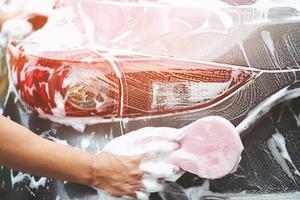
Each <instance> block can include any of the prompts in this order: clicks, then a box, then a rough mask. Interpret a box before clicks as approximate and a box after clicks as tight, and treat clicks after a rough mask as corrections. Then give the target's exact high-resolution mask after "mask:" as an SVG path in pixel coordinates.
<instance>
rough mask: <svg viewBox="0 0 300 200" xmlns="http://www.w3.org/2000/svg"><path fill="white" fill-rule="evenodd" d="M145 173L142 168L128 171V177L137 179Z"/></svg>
mask: <svg viewBox="0 0 300 200" xmlns="http://www.w3.org/2000/svg"><path fill="white" fill-rule="evenodd" d="M145 175H146V172H144V171H142V170H134V171H132V172H130V173H129V176H130V177H132V178H134V179H138V180H140V179H141V178H142V177H143V176H145Z"/></svg>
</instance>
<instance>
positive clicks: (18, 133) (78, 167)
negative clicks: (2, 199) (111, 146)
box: [0, 116, 94, 184]
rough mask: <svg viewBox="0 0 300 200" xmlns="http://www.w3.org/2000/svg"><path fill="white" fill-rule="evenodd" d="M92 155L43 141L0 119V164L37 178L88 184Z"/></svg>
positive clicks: (2, 118) (20, 127)
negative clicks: (44, 177)
mask: <svg viewBox="0 0 300 200" xmlns="http://www.w3.org/2000/svg"><path fill="white" fill-rule="evenodd" d="M93 160H94V156H93V155H91V154H88V153H86V152H83V151H80V150H76V149H74V148H72V147H69V146H66V145H61V144H57V143H54V142H51V141H49V140H46V139H43V138H41V137H39V136H37V135H35V134H34V133H32V132H31V131H29V130H27V129H25V128H24V127H22V126H20V125H18V124H16V123H14V122H12V121H10V120H9V119H6V118H4V117H2V116H0V164H2V165H5V166H7V167H10V168H12V169H15V170H18V171H22V172H27V173H30V174H33V175H37V176H47V177H50V178H54V179H61V180H67V181H71V182H77V183H81V184H89V183H90V179H91V178H92V177H91V176H92V173H93V169H92V165H93Z"/></svg>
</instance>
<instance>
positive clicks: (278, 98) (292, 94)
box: [236, 87, 300, 134]
mask: <svg viewBox="0 0 300 200" xmlns="http://www.w3.org/2000/svg"><path fill="white" fill-rule="evenodd" d="M299 96H300V88H294V89H289V87H285V88H283V89H281V90H280V91H278V92H277V93H275V94H273V95H272V96H270V97H268V98H267V99H265V100H264V101H262V102H261V103H260V104H259V105H258V106H256V108H254V109H253V110H252V111H251V112H249V114H248V115H247V117H246V118H245V119H244V120H243V121H242V122H241V123H240V124H239V125H238V126H237V127H236V128H237V130H238V132H239V133H240V134H242V133H243V132H244V131H246V130H247V129H249V128H250V127H251V126H252V125H253V124H254V123H255V122H257V121H258V120H259V119H260V118H261V117H263V116H264V114H266V113H267V112H269V111H270V110H271V108H273V107H274V106H275V105H277V104H279V103H281V102H283V101H286V100H289V99H294V98H297V97H299Z"/></svg>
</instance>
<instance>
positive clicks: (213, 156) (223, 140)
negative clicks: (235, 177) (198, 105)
mask: <svg viewBox="0 0 300 200" xmlns="http://www.w3.org/2000/svg"><path fill="white" fill-rule="evenodd" d="M178 141H179V143H180V144H181V147H180V149H178V150H176V151H175V152H173V153H172V154H171V155H170V162H171V163H173V164H175V165H178V166H179V167H180V168H181V169H183V170H185V171H188V172H191V173H194V174H197V175H198V176H200V177H204V178H210V179H214V178H220V177H223V176H225V175H227V174H229V173H230V172H232V171H233V170H235V168H236V166H237V165H238V163H239V161H240V159H241V153H242V151H243V145H242V142H241V139H240V136H239V134H238V133H237V131H236V129H235V127H234V126H233V125H232V124H231V123H230V122H229V121H228V120H226V119H224V118H222V117H217V116H211V117H205V118H202V119H199V120H197V121H196V122H194V123H191V124H190V125H188V126H186V127H183V128H182V129H181V133H180V136H179V138H178Z"/></svg>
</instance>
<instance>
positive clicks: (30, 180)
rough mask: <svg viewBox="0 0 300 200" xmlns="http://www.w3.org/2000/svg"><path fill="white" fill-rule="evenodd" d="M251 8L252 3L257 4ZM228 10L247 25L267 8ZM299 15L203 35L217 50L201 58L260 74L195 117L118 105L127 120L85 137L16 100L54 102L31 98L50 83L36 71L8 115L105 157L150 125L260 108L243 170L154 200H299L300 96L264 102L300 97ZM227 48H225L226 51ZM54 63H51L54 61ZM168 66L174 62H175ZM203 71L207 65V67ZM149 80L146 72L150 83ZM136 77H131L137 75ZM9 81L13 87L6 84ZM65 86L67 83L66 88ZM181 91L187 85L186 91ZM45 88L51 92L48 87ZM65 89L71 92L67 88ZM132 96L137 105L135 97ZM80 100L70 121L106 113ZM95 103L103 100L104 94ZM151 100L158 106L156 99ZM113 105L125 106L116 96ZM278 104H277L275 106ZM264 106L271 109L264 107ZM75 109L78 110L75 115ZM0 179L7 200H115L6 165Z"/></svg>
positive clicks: (273, 13)
mask: <svg viewBox="0 0 300 200" xmlns="http://www.w3.org/2000/svg"><path fill="white" fill-rule="evenodd" d="M231 3H232V4H234V5H235V4H236V3H238V2H232V1H231ZM240 3H241V2H240ZM247 4H251V2H248V3H247ZM227 12H228V13H232V15H233V16H234V17H233V18H234V19H237V20H238V19H239V20H241V21H243V20H245V21H246V22H247V21H249V18H250V19H252V18H255V17H256V15H259V12H260V9H258V8H255V7H251V6H250V7H247V5H245V6H241V7H229V8H228V10H227ZM299 12H300V11H298V10H297V9H294V8H293V7H274V8H272V9H269V12H268V18H269V19H270V21H271V22H270V21H268V23H265V22H256V23H253V24H252V23H240V24H237V25H236V26H235V27H234V28H232V29H231V31H229V32H228V33H226V34H220V33H219V32H218V31H217V28H216V29H215V30H214V31H211V30H209V31H207V32H203V33H201V34H200V36H201V37H200V38H205V40H204V39H203V43H202V45H203V48H205V47H207V48H208V47H209V48H208V49H210V50H209V51H208V50H207V51H204V53H202V54H200V53H201V52H200V53H199V57H200V58H201V61H202V60H203V62H214V63H221V64H222V65H228V66H243V68H242V69H243V70H241V72H244V71H245V70H249V71H252V72H255V73H254V74H255V75H254V76H253V78H251V80H247V81H246V82H247V83H246V84H241V85H239V87H238V88H237V89H236V90H235V91H234V92H230V94H228V95H226V96H221V98H219V99H218V101H216V102H217V103H216V102H215V103H212V104H209V105H205V106H203V107H201V108H197V109H192V110H189V111H188V112H168V113H165V114H164V115H161V114H160V115H155V114H154V113H153V112H152V111H151V112H149V111H148V110H147V109H144V108H145V107H147V108H151V104H148V102H147V101H138V102H142V103H144V104H142V105H144V107H143V109H131V110H130V109H128V110H127V111H126V109H125V111H124V112H120V109H119V108H118V105H121V104H120V103H116V104H114V105H117V106H115V107H109V108H110V109H112V110H115V112H111V111H112V110H109V109H108V110H109V112H108V111H107V113H108V114H110V115H108V116H107V115H106V118H108V119H109V118H110V117H111V114H112V113H113V115H114V117H124V118H123V119H122V120H111V121H102V122H100V123H96V124H94V125H89V126H87V127H86V128H85V130H84V133H80V132H79V131H77V130H75V129H74V128H72V127H70V126H65V125H62V124H59V123H56V122H54V121H51V120H49V119H41V118H39V117H38V116H37V115H36V114H35V113H28V111H26V109H25V108H26V106H24V105H23V104H22V103H21V102H20V101H19V100H18V98H15V97H16V94H19V95H21V99H23V100H24V99H26V98H28V100H27V104H26V105H27V106H28V105H29V106H32V107H34V106H39V105H38V103H39V102H42V101H45V102H48V101H49V102H50V104H51V98H49V99H50V100H49V99H47V98H45V99H39V101H38V100H37V99H36V96H35V95H37V96H39V97H42V96H43V95H42V94H38V93H33V95H30V94H27V93H26V89H25V88H26V84H37V85H38V82H35V81H36V80H39V79H37V78H39V77H40V78H41V80H39V81H41V82H43V81H44V80H43V77H44V76H45V75H44V74H40V76H39V74H35V73H28V74H27V76H26V78H25V79H24V80H23V81H24V82H22V84H20V83H18V84H16V88H17V90H18V87H19V89H20V91H22V90H23V91H25V93H21V92H17V93H14V92H9V93H8V94H7V98H6V101H5V104H4V107H3V114H4V115H6V116H9V117H10V118H11V119H13V120H14V121H16V122H18V123H20V124H22V125H24V126H25V127H28V128H29V129H30V130H32V131H33V132H35V133H37V134H39V135H41V136H42V137H45V138H48V139H50V140H54V141H56V142H60V143H64V144H68V145H72V146H75V147H78V148H81V149H83V150H85V151H88V152H91V153H97V152H99V151H101V149H102V147H103V146H104V145H105V143H107V142H108V141H109V140H111V139H113V138H114V137H117V136H119V135H122V134H124V133H127V132H130V131H133V130H136V129H139V128H142V127H145V126H170V127H182V126H184V125H186V124H189V123H191V122H192V121H195V120H196V119H198V118H201V117H203V116H207V115H221V116H223V117H225V118H227V119H229V120H230V121H231V122H232V123H234V124H235V125H239V124H240V123H241V122H242V121H243V120H244V119H245V118H246V117H247V116H250V115H251V113H252V114H253V113H255V110H256V111H257V112H258V113H262V114H263V115H259V114H258V115H257V116H256V118H254V121H253V123H252V124H251V126H249V127H248V129H245V130H244V129H243V144H244V146H245V150H244V152H243V155H242V160H241V163H240V166H239V167H238V169H237V171H236V172H235V173H233V174H231V175H228V176H226V177H224V178H221V179H217V180H204V179H201V178H199V177H196V176H194V175H191V174H188V173H186V174H185V175H183V176H182V177H181V178H180V179H179V180H177V182H176V183H168V184H166V186H165V188H164V191H163V192H160V193H159V194H152V195H151V197H150V198H151V199H154V200H156V199H170V200H171V199H172V200H174V199H184V200H185V199H218V198H220V199H243V198H250V199H251V198H252V199H287V198H290V199H297V198H299V193H298V192H299V187H300V173H299V171H298V168H299V167H300V162H299V159H300V157H299V150H300V149H299V146H300V145H299V143H300V138H299V137H300V136H299V133H300V117H299V116H300V107H299V101H300V99H299V98H294V99H293V100H287V101H284V102H283V103H281V104H278V105H276V104H275V103H276V102H280V100H277V101H273V103H274V105H270V106H269V107H268V106H266V105H264V104H263V103H264V102H267V101H268V100H269V99H270V98H268V97H270V96H272V95H273V94H276V93H277V92H278V91H282V89H284V88H285V87H288V90H290V91H294V90H295V91H296V92H295V95H294V96H293V97H297V92H299V91H298V90H297V88H298V87H299V86H300V85H299V82H298V81H299V78H300V73H299V71H297V69H299V64H300V21H299V19H298V18H297V16H298V15H299ZM211 18H212V19H214V20H216V19H217V18H215V16H213V15H211ZM250 21H251V20H250ZM208 35H209V36H208ZM211 44H214V45H213V46H212V45H211ZM222 46H223V47H224V48H220V47H222ZM34 59H38V58H29V59H28V60H27V62H31V61H32V60H34ZM17 60H20V59H17ZM21 60H22V59H21ZM44 61H45V59H42V62H44ZM73 61H74V60H73ZM35 62H37V61H35ZM49 63H50V64H49V66H51V62H49ZM166 63H167V64H166V65H168V62H166ZM79 65H81V64H79ZM22 66H23V65H15V66H12V67H15V68H18V70H21V69H22ZM120 66H122V65H120ZM185 66H186V65H185ZM201 66H202V67H203V65H201ZM5 67H7V66H5V65H2V66H1V70H2V72H6V71H5ZM244 67H245V68H244ZM230 69H232V68H230ZM18 70H15V71H18ZM181 70H182V69H181ZM155 71H157V70H155ZM29 72H30V70H29ZM68 72H69V71H68ZM133 72H134V73H136V70H133ZM126 73H128V71H126V70H124V76H126V75H128V74H126ZM3 74H5V73H3ZM66 74H67V73H66ZM185 74H186V71H183V72H182V74H180V77H181V79H180V80H182V78H183V77H184V75H185ZM195 74H196V75H197V73H193V75H194V76H195ZM199 74H201V73H199ZM31 76H32V77H31ZM147 76H148V75H145V77H146V78H147ZM141 77H144V76H141ZM208 77H210V75H208ZM225 77H226V76H225ZM133 78H134V79H137V80H138V81H141V82H142V80H147V81H148V79H145V78H137V77H136V76H135V75H133ZM30 79H32V82H30ZM59 79H60V77H58V78H57V79H56V80H55V81H54V83H59V81H58V80H59ZM128 79H129V80H130V79H131V78H130V76H129V78H128ZM128 79H127V81H128ZM3 80H4V79H3ZM217 80H220V79H217ZM227 80H228V79H227ZM151 81H152V79H151V80H149V82H151ZM3 82H4V84H5V85H6V82H5V81H3ZM47 82H48V79H47ZM116 82H117V81H116ZM129 83H131V84H132V85H131V86H130V87H131V88H132V87H134V85H133V83H132V82H130V81H129ZM60 86H62V83H61V85H60ZM114 87H119V84H115V85H114ZM125 87H126V86H125ZM130 87H128V88H130ZM137 87H138V86H137ZM184 87H185V86H184V84H183V88H184ZM181 88H182V87H181ZM181 88H179V91H180V90H181ZM55 89H57V88H55ZM61 89H63V88H61ZM177 89H178V88H177ZM40 91H41V92H43V91H44V90H40ZM71 91H72V90H71ZM73 91H74V90H73ZM113 91H115V90H113ZM116 91H118V90H116ZM143 91H145V90H143ZM183 91H184V90H183ZM61 92H62V93H63V90H61ZM3 93H5V92H3ZM28 93H29V92H28ZM54 94H55V92H54V93H53V94H52V95H53V96H54ZM126 94H130V95H131V94H132V93H130V91H129V92H127V93H126ZM130 95H129V97H128V99H129V100H130V98H133V97H132V96H130ZM152 95H153V94H152ZM2 96H5V95H4V94H3V95H2ZM44 96H45V95H44ZM111 96H113V95H111ZM116 96H118V95H116ZM179 96H180V95H179ZM73 97H74V98H71V99H69V101H70V102H69V103H68V106H69V108H70V112H69V116H74V115H78V116H86V115H87V114H88V115H90V114H91V113H94V114H95V115H98V114H99V115H101V114H102V113H101V112H100V113H99V112H97V110H94V111H91V110H89V109H87V108H89V107H90V106H91V107H93V106H95V105H94V104H90V103H85V104H76V98H75V97H76V94H74V96H73ZM215 97H218V96H215ZM275 97H276V96H275ZM281 97H282V98H283V97H284V96H281ZM93 98H96V99H97V98H98V99H101V98H100V97H97V95H96V96H93ZM3 99H4V97H3ZM15 99H16V101H15ZM112 99H113V98H112ZM266 99H267V100H266ZM77 100H78V99H77ZM177 100H178V99H177ZM179 100H180V99H179ZM149 101H150V100H149ZM151 101H152V102H153V99H151ZM3 102H4V100H3ZM112 102H119V101H118V99H117V98H116V99H113V100H112ZM130 102H133V104H132V105H134V106H133V108H137V106H135V105H138V104H137V101H136V100H130ZM163 102H164V101H163ZM165 102H166V103H164V104H161V105H163V106H162V108H163V109H164V108H168V105H167V103H168V101H165ZM270 102H271V103H272V101H270ZM52 103H53V102H52ZM180 103H182V102H180V101H179V104H178V105H179V106H182V104H180ZM185 103H186V102H185ZM192 103H194V102H192ZM197 103H198V102H197ZM78 105H79V106H78ZM125 105H130V103H127V104H126V103H125ZM145 105H147V106H145ZM184 105H186V104H184ZM260 105H264V107H261V106H260ZM40 106H41V107H42V106H43V107H42V108H43V111H44V112H45V113H47V111H49V114H51V106H49V107H47V106H46V107H45V104H44V102H43V103H41V105H40ZM74 106H77V109H78V110H76V109H74ZM188 106H190V105H188ZM271 107H273V108H272V110H270V111H269V109H268V108H271ZM83 108H84V109H83ZM152 108H153V107H152ZM160 108H161V107H160ZM264 108H266V109H264ZM47 109H48V110H47ZM32 110H35V109H32ZM74 110H76V112H74V114H72V111H74ZM137 110H138V111H137ZM141 110H142V112H141ZM129 111H130V112H129ZM168 111H169V110H168ZM250 111H252V112H250ZM249 112H250V113H249ZM76 113H77V114H76ZM78 113H80V114H78ZM107 113H106V114H107ZM137 113H138V114H137ZM141 113H142V114H141ZM149 113H150V114H149ZM130 116H131V117H130ZM0 174H1V175H0V177H1V179H2V183H1V182H0V183H1V184H2V189H1V190H0V196H1V197H3V199H101V200H102V199H112V198H111V197H108V196H105V195H104V194H103V193H97V192H96V191H95V190H94V189H91V188H89V187H86V186H81V185H77V184H73V183H65V182H64V181H58V180H49V179H47V180H46V179H44V178H41V179H40V178H39V177H35V178H34V177H33V176H31V175H24V174H21V173H19V172H13V171H11V170H9V169H6V168H1V171H0ZM44 181H45V182H44Z"/></svg>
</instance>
